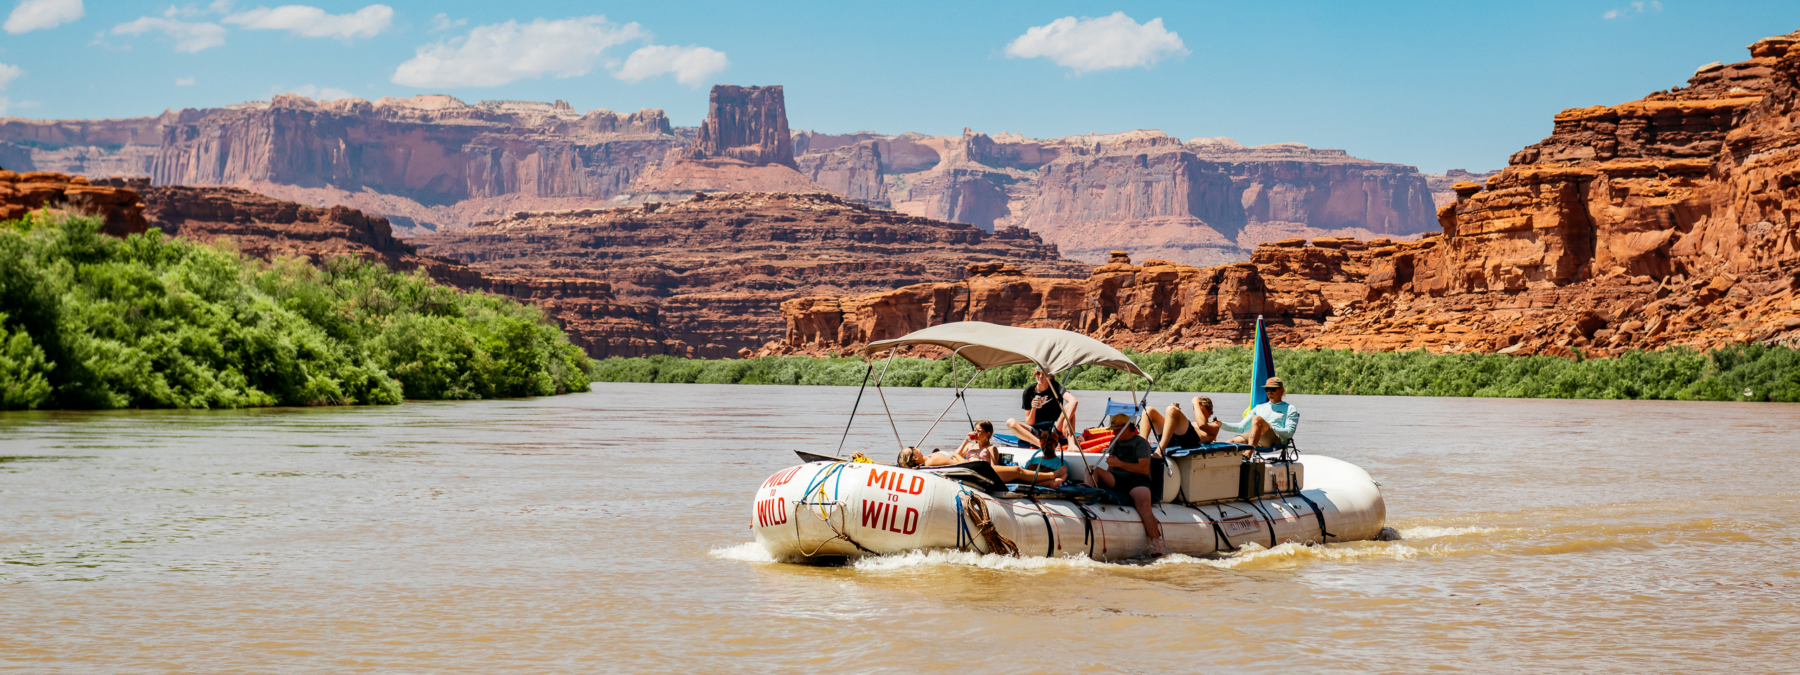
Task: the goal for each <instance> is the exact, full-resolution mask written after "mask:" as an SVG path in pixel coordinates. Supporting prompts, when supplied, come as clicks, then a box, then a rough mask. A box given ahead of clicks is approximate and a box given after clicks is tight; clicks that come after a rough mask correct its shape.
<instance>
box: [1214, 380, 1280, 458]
mask: <svg viewBox="0 0 1800 675" xmlns="http://www.w3.org/2000/svg"><path fill="white" fill-rule="evenodd" d="M1263 391H1264V392H1266V393H1268V395H1269V401H1268V402H1267V403H1263V404H1262V405H1259V406H1256V407H1255V408H1251V409H1250V414H1249V415H1245V416H1244V419H1243V421H1241V422H1226V421H1224V420H1219V428H1220V429H1222V430H1225V431H1229V432H1232V433H1235V434H1242V435H1240V436H1238V437H1236V438H1233V439H1231V442H1232V443H1246V444H1249V445H1254V446H1256V447H1259V448H1266V447H1270V446H1276V445H1285V444H1286V443H1287V442H1288V441H1289V440H1291V439H1293V438H1294V431H1295V430H1296V429H1299V428H1300V411H1299V410H1297V409H1295V408H1294V404H1292V403H1288V402H1287V401H1283V400H1281V399H1282V397H1283V396H1285V395H1286V394H1287V389H1286V388H1285V387H1283V386H1282V384H1281V378H1279V377H1271V378H1269V381H1267V382H1264V383H1263Z"/></svg>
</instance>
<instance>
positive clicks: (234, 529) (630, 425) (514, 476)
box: [0, 385, 1800, 672]
mask: <svg viewBox="0 0 1800 675" xmlns="http://www.w3.org/2000/svg"><path fill="white" fill-rule="evenodd" d="M855 393H856V392H855V389H854V388H828V387H818V388H809V387H749V386H703V385H599V388H598V390H597V391H595V392H593V393H591V394H584V395H574V396H564V397H557V398H550V399H537V400H528V401H498V402H479V403H408V404H406V405H404V406H399V407H393V408H381V409H358V410H342V409H326V410H320V409H306V410H252V411H224V412H208V411H129V412H108V413H56V412H38V413H8V414H3V415H0V513H3V514H4V515H5V523H6V527H4V528H0V598H3V599H4V601H3V602H0V625H5V626H7V630H5V631H0V659H5V664H6V665H7V666H9V667H15V668H21V669H24V670H39V671H57V672H118V671H148V670H172V671H177V672H179V671H182V670H188V671H201V672H220V671H240V670H246V671H279V672H293V671H324V672H360V671H464V672H491V671H495V670H499V669H517V670H526V671H531V672H544V671H569V670H609V671H611V670H617V671H689V672H717V671H738V672H744V671H748V672H766V671H771V670H778V671H792V670H801V669H806V670H813V669H834V670H848V671H875V672H913V671H918V670H922V669H932V670H952V669H954V670H964V669H968V668H976V669H979V670H982V671H1008V672H1010V671H1039V672H1050V671H1070V670H1081V671H1099V672H1107V671H1127V672H1150V671H1196V670H1231V671H1241V670H1257V671H1277V670H1279V671H1291V670H1297V669H1319V668H1326V669H1334V670H1353V671H1364V670H1384V671H1411V670H1421V669H1424V668H1427V667H1432V666H1444V667H1452V668H1459V669H1471V670H1492V671H1519V670H1546V669H1551V668H1558V669H1560V668H1568V667H1576V668H1583V669H1599V670H1633V671H1644V670H1657V671H1661V670H1672V669H1676V668H1680V669H1699V670H1745V669H1747V670H1751V671H1769V670H1780V669H1783V668H1786V667H1788V666H1787V665H1786V661H1785V659H1786V655H1787V654H1789V653H1791V652H1792V651H1793V650H1794V648H1795V647H1796V646H1797V645H1796V644H1795V641H1794V638H1792V637H1791V635H1793V634H1794V632H1793V631H1794V630H1795V629H1796V628H1797V627H1800V626H1796V624H1797V623H1800V612H1796V610H1795V607H1796V600H1797V598H1800V594H1797V593H1796V590H1797V588H1800V566H1796V564H1795V563H1794V559H1793V553H1794V551H1796V550H1800V549H1797V544H1800V525H1796V524H1795V523H1796V522H1800V488H1796V479H1800V470H1797V469H1796V468H1795V464H1794V462H1793V461H1792V457H1793V456H1794V452H1795V451H1796V450H1797V449H1800V434H1796V432H1795V431H1794V429H1795V428H1796V427H1797V426H1800V406H1785V405H1772V404H1729V403H1724V404H1714V403H1618V402H1599V401H1575V402H1571V401H1511V400H1460V399H1406V398H1362V397H1306V396H1295V397H1293V398H1294V400H1295V402H1296V403H1297V404H1298V405H1300V406H1301V409H1302V410H1303V411H1304V412H1305V414H1306V425H1305V426H1304V427H1303V428H1302V430H1301V435H1300V441H1301V445H1302V447H1303V448H1304V449H1305V450H1307V451H1309V452H1315V453H1319V454H1328V455H1333V456H1336V457H1340V458H1342V459H1345V460H1349V461H1351V462H1355V463H1357V464H1360V465H1362V466H1363V467H1365V468H1367V469H1369V470H1370V472H1371V473H1372V474H1373V475H1374V476H1375V477H1376V479H1377V480H1378V481H1381V483H1382V485H1383V490H1384V491H1385V493H1386V495H1387V499H1388V513H1389V515H1390V517H1391V518H1392V519H1393V520H1392V521H1390V525H1393V526H1395V527H1397V528H1399V529H1400V530H1401V532H1402V534H1403V535H1404V537H1405V539H1404V540H1402V541H1396V542H1355V543H1344V544H1333V545H1329V546H1325V547H1303V546H1294V545H1291V544H1284V545H1281V546H1277V547H1275V548H1273V549H1263V548H1260V547H1256V546H1251V547H1248V548H1246V549H1245V550H1242V551H1239V552H1237V553H1236V554H1234V555H1231V556H1228V557H1225V558H1221V559H1216V560H1215V559H1194V558H1187V557H1181V556H1175V557H1170V558H1166V559H1163V560H1159V561H1156V562H1154V563H1152V564H1144V565H1113V564H1103V563H1096V562H1092V561H1088V560H1044V559H1035V558H1027V559H1012V558H999V557H995V556H983V555H975V554H971V553H961V552H942V551H939V552H923V553H911V554H904V555H893V556H884V557H881V558H876V559H868V560H862V561H859V562H857V563H855V564H854V565H850V566H845V567H836V568H819V567H806V566H796V565H784V564H777V563H773V562H769V561H768V558H767V556H766V555H764V554H763V553H762V552H761V550H760V549H758V548H756V547H755V546H754V545H746V544H745V542H746V541H748V539H749V531H748V529H747V525H748V523H749V519H750V498H749V495H750V492H751V490H752V489H753V488H754V487H755V486H756V485H757V484H758V483H759V482H760V481H761V480H762V479H763V478H764V477H766V476H768V475H769V474H771V473H773V472H775V471H776V470H778V469H780V468H782V467H784V466H788V465H790V464H792V463H794V461H795V460H794V457H793V455H792V453H791V451H792V450H794V449H808V450H814V451H823V452H833V451H835V450H836V447H837V442H838V437H839V434H841V433H842V431H843V426H842V424H843V414H844V412H845V411H846V410H847V409H848V407H849V404H850V402H851V400H852V399H853V398H854V397H855ZM945 395H946V393H945V392H943V391H938V390H900V391H890V392H888V394H887V396H888V401H889V403H890V404H891V405H892V406H893V407H894V409H895V412H896V413H897V414H898V415H900V417H901V431H902V432H903V433H909V434H917V433H920V432H922V431H923V430H924V429H925V427H927V426H928V425H929V424H930V421H931V419H932V418H934V417H935V416H936V415H937V413H938V412H939V411H941V410H942V406H943V404H944V401H945V400H946V399H945V398H944V397H945ZM1078 395H1081V396H1082V397H1083V398H1084V400H1086V401H1098V400H1101V399H1104V398H1105V396H1106V395H1105V394H1104V393H1079V392H1078ZM1176 398H1177V396H1175V395H1168V396H1160V397H1158V399H1157V401H1156V402H1157V403H1158V404H1166V403H1168V402H1169V401H1172V400H1175V399H1176ZM1179 398H1181V399H1182V400H1183V401H1184V402H1185V399H1186V396H1180V397H1179ZM1214 398H1215V399H1217V400H1218V401H1219V409H1220V410H1236V409H1241V407H1240V406H1242V405H1243V398H1244V397H1243V396H1241V395H1237V396H1233V395H1215V396H1214ZM1017 400H1018V399H1017V397H1016V396H1014V395H1013V394H1012V393H1011V392H1004V391H980V392H975V393H974V394H973V395H972V397H971V404H972V407H973V410H972V414H973V415H974V416H975V417H976V418H981V417H984V416H985V417H989V418H992V419H994V420H995V421H1000V420H1003V419H1005V418H1006V417H1008V416H1011V415H1015V414H1017V411H1014V410H1011V409H1010V406H1012V405H1017V403H1016V402H1017ZM1088 408H1093V409H1098V408H1099V406H1084V409H1088ZM957 412H958V413H959V414H958V417H960V411H957ZM1090 414H1092V413H1091V411H1090ZM965 424H966V423H965ZM954 426H955V425H948V426H944V427H940V430H939V431H938V432H937V433H936V435H935V438H933V439H932V443H934V444H939V445H945V446H948V445H952V444H954V441H955V437H956V435H957V431H956V429H954V428H953V427H954ZM909 440H910V439H909ZM893 443H894V441H893V432H892V431H890V430H889V429H888V428H887V425H886V423H885V421H883V420H881V419H879V418H862V419H861V420H860V422H859V423H858V425H857V426H856V427H855V428H853V429H852V430H851V433H850V449H866V450H871V451H874V452H875V453H877V454H878V455H879V456H888V455H891V454H892V451H893Z"/></svg>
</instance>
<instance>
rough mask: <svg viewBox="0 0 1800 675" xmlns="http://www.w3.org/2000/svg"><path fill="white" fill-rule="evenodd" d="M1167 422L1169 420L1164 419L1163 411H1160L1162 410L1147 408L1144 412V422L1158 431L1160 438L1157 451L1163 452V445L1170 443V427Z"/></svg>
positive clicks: (1158, 437) (1158, 438)
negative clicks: (1168, 429)
mask: <svg viewBox="0 0 1800 675" xmlns="http://www.w3.org/2000/svg"><path fill="white" fill-rule="evenodd" d="M1167 420H1168V418H1167V417H1164V416H1163V414H1162V411H1160V410H1157V409H1155V408H1146V409H1145V410H1144V421H1146V422H1148V423H1149V424H1150V428H1151V429H1154V430H1156V433H1157V434H1158V436H1157V441H1158V443H1157V446H1156V449H1157V450H1161V449H1162V444H1165V443H1168V442H1169V432H1168V431H1167V427H1168V424H1167Z"/></svg>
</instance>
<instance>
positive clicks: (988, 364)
mask: <svg viewBox="0 0 1800 675" xmlns="http://www.w3.org/2000/svg"><path fill="white" fill-rule="evenodd" d="M908 345H936V346H938V347H943V348H945V349H948V350H950V351H953V352H956V354H957V355H959V356H961V357H963V358H965V359H968V360H969V363H973V364H975V367H976V368H980V369H982V370H988V369H992V368H998V367H1000V366H1010V365H1014V364H1020V363H1031V364H1036V365H1037V366H1038V367H1040V368H1043V369H1044V371H1045V372H1048V373H1050V374H1052V375H1054V374H1057V373H1060V372H1062V371H1065V370H1068V369H1070V368H1074V367H1075V366H1087V365H1095V366H1106V367H1108V368H1113V369H1116V370H1123V371H1125V372H1128V373H1133V374H1136V375H1140V376H1142V377H1143V378H1144V379H1146V380H1148V379H1150V376H1149V375H1148V374H1145V373H1144V371H1143V370H1142V369H1139V368H1138V367H1137V364H1135V363H1132V362H1131V359H1129V358H1126V356H1125V354H1124V353H1122V352H1120V351H1119V350H1117V349H1113V348H1112V347H1108V346H1106V343H1104V342H1101V341H1099V340H1095V339H1094V338H1091V337H1088V336H1086V335H1082V334H1080V333H1076V332H1073V331H1066V330H1060V329H1056V328H1021V327H1018V326H1002V325H999V324H992V323H986V322H983V321H958V322H956V323H946V324H942V325H937V326H932V327H930V328H926V329H924V330H917V331H913V332H911V333H908V334H906V335H904V336H902V337H898V338H894V339H892V340H880V341H876V342H871V343H869V345H868V346H866V347H863V350H862V351H863V354H875V353H877V352H883V351H887V350H889V349H893V348H895V347H904V346H908Z"/></svg>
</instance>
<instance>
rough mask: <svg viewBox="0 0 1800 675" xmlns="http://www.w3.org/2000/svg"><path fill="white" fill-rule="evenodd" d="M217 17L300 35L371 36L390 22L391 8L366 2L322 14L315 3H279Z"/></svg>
mask: <svg viewBox="0 0 1800 675" xmlns="http://www.w3.org/2000/svg"><path fill="white" fill-rule="evenodd" d="M221 21H223V22H225V23H230V24H237V25H239V26H243V27H244V28H247V29H250V30H285V31H289V32H292V33H293V34H295V35H299V36H302V37H322V38H338V39H343V40H349V39H351V38H372V37H375V36H376V35H379V34H381V32H382V31H384V30H387V29H388V26H389V25H390V24H392V23H393V22H394V8H392V7H389V6H387V5H369V6H368V7H364V8H362V9H359V10H356V11H355V12H354V13H351V14H326V13H325V10H322V9H319V8H317V7H308V6H306V5H283V6H280V7H276V8H274V9H270V8H268V7H258V8H256V9H252V10H249V11H244V12H238V13H236V14H232V15H230V16H227V17H225V18H224V19H221Z"/></svg>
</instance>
